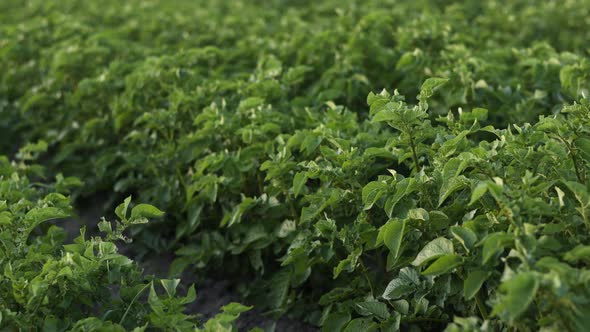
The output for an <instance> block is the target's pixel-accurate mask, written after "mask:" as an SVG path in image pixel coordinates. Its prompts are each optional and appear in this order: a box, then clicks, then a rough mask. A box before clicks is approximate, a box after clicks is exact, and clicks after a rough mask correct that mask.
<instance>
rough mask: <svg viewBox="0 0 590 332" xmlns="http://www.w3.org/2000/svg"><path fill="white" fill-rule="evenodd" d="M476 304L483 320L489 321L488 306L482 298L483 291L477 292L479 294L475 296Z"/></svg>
mask: <svg viewBox="0 0 590 332" xmlns="http://www.w3.org/2000/svg"><path fill="white" fill-rule="evenodd" d="M475 303H476V304H477V309H478V310H479V313H480V314H481V318H483V319H484V320H487V319H488V310H487V309H486V305H485V303H484V301H483V299H482V298H481V289H480V290H479V291H478V292H477V294H475Z"/></svg>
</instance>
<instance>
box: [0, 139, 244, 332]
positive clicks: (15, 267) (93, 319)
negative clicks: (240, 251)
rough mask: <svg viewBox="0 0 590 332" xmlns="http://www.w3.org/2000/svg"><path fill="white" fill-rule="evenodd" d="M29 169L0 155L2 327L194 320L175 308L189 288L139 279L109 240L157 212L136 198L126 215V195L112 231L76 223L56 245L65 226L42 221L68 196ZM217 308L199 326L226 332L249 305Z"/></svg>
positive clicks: (183, 325)
mask: <svg viewBox="0 0 590 332" xmlns="http://www.w3.org/2000/svg"><path fill="white" fill-rule="evenodd" d="M22 153H23V150H21V153H20V154H21V155H22ZM32 169H34V167H29V166H27V165H25V164H24V163H19V164H15V163H10V162H9V161H8V159H6V158H5V157H0V215H1V219H0V220H1V221H0V231H1V233H0V234H1V235H0V244H1V246H0V271H2V278H1V279H0V328H1V329H2V330H7V331H8V330H43V331H66V330H67V331H128V330H133V331H145V330H146V329H147V330H166V331H188V330H191V329H194V328H195V327H196V326H197V323H198V322H197V320H196V317H195V316H191V315H186V314H184V313H183V312H184V310H185V307H186V305H187V304H189V303H191V302H193V301H194V300H195V298H196V292H195V288H194V286H191V287H190V288H189V289H188V293H187V295H186V296H179V295H178V294H177V288H178V286H179V282H180V280H179V279H173V280H172V279H171V280H166V279H161V280H157V279H154V278H152V277H148V276H146V277H143V276H142V273H141V270H140V269H139V267H138V266H137V264H136V263H134V262H133V261H132V260H131V259H129V258H127V257H125V256H123V255H121V254H119V253H118V249H117V246H116V244H115V243H114V242H112V241H113V240H117V239H126V238H124V237H123V235H122V234H123V232H124V231H125V230H126V228H127V227H128V226H129V225H133V224H136V223H137V222H138V221H140V222H141V223H143V222H147V219H146V218H152V217H158V216H161V215H162V212H161V211H159V210H158V209H157V208H155V207H153V206H151V205H147V204H139V205H136V206H135V207H134V208H133V209H132V210H131V217H130V219H127V218H126V217H125V213H126V210H127V208H128V207H129V205H130V203H131V199H130V198H128V199H126V200H125V202H124V203H123V204H122V205H121V207H120V208H117V214H120V213H122V214H121V217H122V221H121V222H118V223H117V228H116V231H113V230H112V229H111V228H110V223H108V222H107V221H105V220H104V219H103V221H102V222H101V224H102V227H100V228H101V230H103V231H105V232H106V233H107V234H106V237H105V238H104V239H103V238H100V237H90V238H87V236H86V234H85V228H83V229H81V230H80V236H79V237H77V238H76V239H74V242H73V243H71V244H64V240H65V238H66V233H65V231H64V230H63V229H61V228H59V227H57V226H56V225H47V223H48V221H49V220H52V219H63V218H66V217H69V216H71V215H72V213H73V212H72V208H71V206H70V200H69V198H68V197H66V196H64V195H63V194H62V193H60V192H59V191H57V188H59V187H62V188H63V186H60V185H59V183H51V184H48V185H47V184H46V185H43V186H40V184H37V183H35V182H33V181H32V180H30V179H29V177H28V176H27V173H29V171H31V170H32ZM63 180H64V179H63V177H62V181H63ZM69 182H70V183H76V182H75V181H71V180H70V181H69ZM76 184H77V183H76ZM66 189H67V187H66ZM107 225H108V226H107ZM148 288H149V292H148V291H147V289H148ZM225 308H231V309H223V310H224V314H221V315H220V316H217V317H215V318H214V319H212V320H210V321H208V322H207V323H206V324H205V330H206V331H210V329H209V330H208V329H207V326H213V325H215V326H217V325H218V326H220V327H223V328H225V330H224V331H232V329H233V324H232V322H233V321H234V320H235V319H237V317H238V316H239V313H240V312H243V311H245V310H248V309H249V308H248V307H244V306H241V305H237V304H232V305H229V306H227V307H225ZM215 331H221V330H220V329H216V330H215Z"/></svg>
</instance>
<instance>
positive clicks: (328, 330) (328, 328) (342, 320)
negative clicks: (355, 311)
mask: <svg viewBox="0 0 590 332" xmlns="http://www.w3.org/2000/svg"><path fill="white" fill-rule="evenodd" d="M348 322H350V313H349V312H334V313H331V314H329V315H328V317H326V320H325V321H324V324H323V325H322V331H324V332H332V331H342V329H343V328H344V326H346V324H347V323H348Z"/></svg>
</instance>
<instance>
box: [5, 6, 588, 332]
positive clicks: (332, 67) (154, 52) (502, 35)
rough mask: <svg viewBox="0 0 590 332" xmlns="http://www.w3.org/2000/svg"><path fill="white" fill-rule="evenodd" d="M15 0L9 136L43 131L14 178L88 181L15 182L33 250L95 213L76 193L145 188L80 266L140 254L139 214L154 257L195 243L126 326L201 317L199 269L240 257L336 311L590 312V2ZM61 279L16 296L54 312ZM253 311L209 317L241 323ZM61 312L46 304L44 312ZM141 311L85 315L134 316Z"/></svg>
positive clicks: (309, 301) (299, 299)
mask: <svg viewBox="0 0 590 332" xmlns="http://www.w3.org/2000/svg"><path fill="white" fill-rule="evenodd" d="M0 9H3V10H0V36H2V38H1V41H0V149H1V150H0V151H2V153H3V154H14V153H16V151H15V149H16V147H17V146H19V145H22V146H24V147H23V149H21V151H20V152H18V153H16V158H17V161H16V162H14V163H13V164H10V163H8V162H7V161H6V162H5V163H4V164H5V166H3V167H5V168H7V167H10V169H11V171H9V172H7V173H6V174H7V175H6V176H5V177H4V178H3V181H8V179H12V180H10V181H13V182H14V183H18V181H21V180H20V179H21V178H23V176H24V175H19V176H18V178H16V179H13V175H12V174H13V173H14V174H26V175H28V176H37V177H38V176H40V175H41V174H42V172H41V169H40V168H39V167H33V166H26V162H28V161H30V160H36V159H38V158H39V159H40V160H42V161H43V163H44V164H45V165H47V167H48V169H49V170H50V173H55V174H59V173H61V174H65V175H67V176H68V177H64V176H63V175H57V176H56V183H55V184H54V185H52V186H53V188H55V191H54V192H53V193H50V194H48V195H50V196H48V198H47V197H45V196H43V197H41V196H39V198H35V199H32V200H31V199H29V201H31V202H39V203H38V204H37V203H30V204H29V205H27V207H26V208H19V207H18V206H20V205H19V204H21V203H19V202H20V199H21V198H23V197H30V196H22V195H25V193H26V195H33V196H34V195H38V194H37V192H39V190H35V191H34V192H32V191H31V190H32V187H26V188H25V187H22V188H20V187H18V188H16V189H15V188H13V187H11V186H14V185H13V184H9V182H6V184H3V186H6V188H5V189H4V191H3V192H4V195H7V197H9V198H10V197H12V198H10V199H9V198H2V200H6V203H5V204H4V205H5V207H3V208H2V210H1V211H0V227H7V228H9V227H13V226H11V225H13V224H14V220H19V222H20V223H22V225H21V226H20V228H18V231H14V232H16V233H14V234H15V236H17V238H16V239H17V240H13V241H20V242H18V243H21V245H20V246H15V248H16V247H18V248H17V249H18V250H24V251H27V250H25V249H26V248H27V246H29V245H38V246H41V244H39V243H44V242H43V241H50V242H51V241H53V240H35V241H33V242H31V241H30V240H29V239H30V236H31V234H33V233H35V232H38V229H40V228H43V227H44V226H43V225H44V223H45V222H46V221H47V220H50V219H53V218H61V217H63V216H65V215H66V214H67V213H69V212H70V210H69V203H67V199H65V196H63V197H62V196H59V195H60V194H57V193H63V194H70V193H71V194H72V195H74V196H73V197H79V196H81V195H82V196H83V195H93V194H95V193H97V192H99V191H107V192H112V193H113V194H112V197H111V201H113V202H114V201H119V200H121V199H124V198H125V197H128V199H125V200H124V202H123V203H122V204H121V205H118V206H112V207H113V208H115V215H116V218H117V219H116V220H113V221H107V220H102V221H101V222H100V224H99V227H100V229H101V230H102V231H104V232H105V233H106V237H105V239H85V238H84V236H82V237H80V238H78V240H77V242H76V243H75V244H72V245H70V244H67V245H65V246H64V247H63V248H64V249H63V250H57V251H55V252H53V251H52V254H51V255H50V254H46V255H49V257H50V258H51V259H52V260H54V261H55V262H56V263H55V264H57V265H56V266H58V267H59V266H61V265H59V264H65V263H59V262H61V260H63V259H64V258H63V257H66V256H67V255H66V256H63V255H65V254H67V253H68V251H67V250H70V251H71V252H70V256H72V255H74V254H76V253H77V254H78V255H82V256H83V255H84V251H80V250H81V249H80V250H77V251H76V250H74V248H78V247H76V246H86V247H91V248H97V247H100V246H106V247H108V248H111V249H109V250H114V249H115V247H114V246H113V245H112V242H111V241H115V240H123V241H127V242H129V241H130V240H129V239H128V237H127V236H126V235H125V234H124V233H125V232H127V233H128V234H131V235H132V237H133V238H134V240H135V241H134V243H133V246H134V249H136V250H137V251H138V252H141V253H144V254H145V253H149V252H151V251H172V252H174V253H175V255H176V259H175V261H174V264H173V266H172V268H171V271H170V278H171V279H170V280H163V281H151V280H150V281H148V282H143V283H142V282H137V281H135V282H134V284H133V285H135V286H130V287H131V288H132V289H133V290H132V291H131V290H130V291H129V294H133V296H131V300H133V298H134V297H135V296H137V297H138V298H137V300H136V301H134V303H136V302H137V305H135V304H134V305H133V306H130V308H131V309H129V310H131V311H133V312H135V311H138V312H141V313H142V314H143V316H140V317H142V318H141V319H139V320H138V321H137V322H133V324H132V322H131V321H129V322H127V320H128V319H129V320H131V319H132V318H131V317H136V315H132V313H131V312H130V313H129V314H128V315H127V316H125V320H123V323H121V324H120V325H123V328H130V327H131V326H132V325H134V326H135V327H137V326H144V324H152V325H153V326H157V327H160V328H162V329H169V328H172V327H171V326H169V325H167V324H180V325H179V327H178V328H179V329H184V328H185V327H187V326H188V324H190V323H191V322H192V320H191V318H186V319H185V317H184V316H182V317H181V316H178V317H176V316H174V315H181V314H179V312H181V310H180V309H179V308H181V307H182V306H184V305H185V304H186V302H188V301H189V300H190V299H191V298H192V297H193V295H191V293H189V294H188V295H187V297H177V296H175V295H174V289H175V287H176V286H175V285H176V283H177V282H176V281H175V280H176V279H174V278H175V277H177V276H178V275H180V273H182V272H183V271H185V270H193V271H196V272H198V273H200V274H208V273H219V272H220V271H222V273H223V275H224V278H225V277H227V278H233V279H234V281H235V282H236V283H237V284H238V287H237V288H238V289H240V290H241V291H242V294H243V295H244V296H245V298H247V300H248V301H249V303H253V304H255V305H257V306H258V307H260V308H261V309H262V310H264V311H265V312H266V313H267V314H269V315H271V316H272V317H273V318H278V317H280V316H281V315H285V314H287V315H291V316H294V317H296V318H299V319H304V320H306V321H307V322H309V323H312V324H315V325H316V326H321V327H322V329H324V330H326V331H339V330H340V331H359V330H368V331H370V330H382V331H396V330H402V331H406V330H410V331H412V330H418V329H419V330H443V329H445V328H446V329H447V331H472V330H477V329H479V330H483V331H495V330H510V331H514V330H517V331H534V330H547V331H551V330H565V331H586V330H590V326H588V324H589V323H587V319H585V317H587V316H588V314H590V294H589V292H588V289H587V288H588V287H587V283H588V280H589V279H588V278H589V276H590V275H589V272H588V271H589V270H588V264H590V259H589V257H590V256H589V252H590V250H589V249H588V241H589V238H588V236H587V233H588V230H589V227H590V193H589V189H588V188H590V182H589V181H590V179H589V178H588V174H589V167H590V164H589V163H590V129H589V128H590V118H589V117H588V114H589V112H590V101H589V99H588V89H589V82H590V76H589V74H588V73H589V70H588V69H589V68H590V65H589V62H588V61H589V60H588V52H589V49H588V40H589V39H590V21H588V19H587V17H590V5H589V4H588V2H587V1H585V0H572V1H562V2H551V1H549V2H536V3H534V4H533V3H531V2H530V1H525V0H512V1H505V2H501V3H500V2H497V1H474V0H473V1H471V0H469V1H463V2H449V1H434V0H418V1H394V0H381V1H376V0H375V1H374V0H368V1H366V0H365V1H360V0H358V1H357V0H354V1H346V2H343V1H336V0H327V1H321V2H313V1H307V0H297V1H295V0H293V1H279V0H276V1H275V0H271V1H266V2H264V4H262V2H259V1H241V0H237V1H231V2H230V1H209V2H207V1H188V0H180V1H173V2H166V1H162V0H150V1H139V0H132V1H127V2H125V3H121V2H116V1H112V0H108V1H102V2H100V3H87V4H86V3H85V4H84V5H83V6H82V5H80V3H79V2H78V1H77V0H63V1H40V0H32V1H27V2H23V3H22V4H16V3H15V4H10V5H9V4H0ZM378 91H380V92H378ZM46 150H47V152H45V151H46ZM7 169H8V168H7ZM70 176H77V177H78V178H81V179H83V180H84V183H85V185H84V186H81V183H80V182H79V181H77V180H75V178H73V177H70ZM5 179H6V180H5ZM43 183H45V182H43ZM40 187H43V186H40ZM35 189H38V188H35ZM19 195H20V196H19ZM131 195H133V196H134V197H137V198H138V200H140V201H143V202H149V203H151V204H154V205H156V206H159V207H160V208H162V209H163V210H165V211H166V216H165V218H161V217H162V216H163V213H162V212H161V211H160V210H158V209H156V208H154V207H152V206H150V205H143V204H139V205H136V206H135V207H133V206H131V202H130V200H131V199H130V197H131ZM9 204H10V206H11V207H10V209H9V208H8V206H9ZM31 204H32V205H31ZM2 206H3V205H2V204H0V207H2ZM15 209H16V210H18V218H20V219H14V217H13V214H15V213H16V212H14V211H12V210H15ZM9 210H10V211H9ZM16 210H15V211H16ZM7 211H9V213H5V212H7ZM148 219H156V220H154V221H152V222H149V223H146V222H147V220H148ZM130 226H132V227H131V228H130V229H129V230H128V231H125V230H126V229H127V228H128V227H130ZM51 229H53V228H49V229H45V228H44V230H46V231H47V233H46V235H41V236H39V235H38V234H36V233H35V234H36V237H35V238H36V239H45V238H47V237H48V236H49V235H47V234H53V233H51V232H49V231H50V230H51ZM53 232H57V231H53ZM6 234H9V233H6ZM10 234H12V233H10ZM55 234H56V235H55V236H54V237H58V235H57V234H58V233H55ZM60 234H61V233H60ZM3 236H4V237H7V235H3ZM60 236H61V235H60ZM38 242H39V243H38ZM51 243H53V242H51ZM56 243H57V242H56ZM105 243H111V244H110V245H105ZM60 245H61V244H58V245H57V247H55V246H53V245H52V246H51V248H54V249H51V250H55V248H60V247H59V246H60ZM72 246H73V247H72ZM86 247H84V248H86ZM106 247H105V248H106ZM67 248H70V249H67ZM101 248H102V247H101ZM11 250H12V249H11ZM15 250H16V249H15ZM36 250H37V249H36ZM43 250H44V249H43ZM43 250H42V249H38V252H39V255H45V254H44V251H43ZM48 250H49V249H48ZM93 250H94V251H96V250H98V249H93ZM104 250H106V249H104ZM24 251H23V252H18V251H14V252H13V251H10V255H7V256H6V258H5V259H16V258H13V256H14V257H19V256H18V255H25V252H24ZM94 251H93V252H94ZM27 252H28V251H27ZM58 252H59V253H58ZM61 252H63V253H65V254H63V253H61ZM80 252H82V253H80ZM17 253H18V255H17ZM109 255H115V256H116V257H122V258H117V262H119V263H117V264H119V265H120V267H119V268H117V269H115V270H113V271H119V272H113V273H116V274H117V275H119V274H120V275H126V276H127V275H129V274H123V272H120V271H128V269H131V267H130V266H134V265H133V264H131V262H129V261H128V259H127V258H125V257H123V256H117V255H118V254H116V251H115V252H111V251H109ZM62 256H63V257H62ZM115 256H113V257H115ZM67 257H69V256H67ZM109 257H110V256H109ZM47 259H49V258H47ZM87 259H90V261H91V262H93V263H92V264H96V265H97V266H103V265H100V264H104V263H103V261H101V260H100V259H99V258H94V256H92V257H90V258H87ZM119 260H120V261H119ZM109 264H111V263H109ZM117 264H115V265H116V266H119V265H117ZM12 265H14V264H12ZM12 265H11V266H12ZM109 266H110V265H109ZM83 267H84V266H81V267H76V269H80V271H76V272H75V273H76V274H78V275H79V276H84V275H85V274H84V273H89V272H87V271H86V272H85V271H84V270H83ZM60 268H61V267H60ZM37 270H39V268H38V269H37ZM131 270H133V269H131ZM51 271H54V272H55V271H57V272H55V275H57V273H59V271H61V270H59V269H58V268H57V267H55V268H52V270H51ZM133 271H135V270H133ZM64 273H65V272H64ZM125 273H132V272H125ZM133 273H135V274H134V278H135V279H133V280H137V278H138V274H137V272H133ZM52 275H53V274H52ZM79 276H75V277H76V278H80V279H79V281H77V282H81V283H80V284H75V287H82V286H80V285H81V284H83V282H82V281H83V280H84V279H85V278H86V279H88V277H84V278H82V277H79ZM107 277H108V276H107ZM27 278H29V276H27ZM30 278H34V277H30ZM56 278H58V279H56V280H60V281H59V282H62V281H61V280H62V279H59V278H64V280H65V279H67V278H66V276H61V275H60V276H59V277H56ZM105 278H106V277H105ZM129 278H130V277H129ZM25 280H29V279H25ZM31 280H32V279H31ZM39 280H41V279H39ZM44 280H45V281H44V282H45V285H46V284H47V283H49V284H51V285H53V284H52V282H53V281H52V280H53V279H44ZM117 280H120V278H119V277H117ZM112 281H113V280H110V279H109V283H110V282H112ZM31 285H32V284H31ZM56 285H59V284H56ZM100 285H106V284H105V283H104V281H99V282H97V283H95V284H93V285H91V286H97V287H98V286H100ZM121 285H123V284H122V283H121ZM125 285H127V283H126V284H125ZM6 287H7V286H6ZM11 287H12V286H11ZM15 287H16V286H15ZM19 287H20V286H19ZM22 287H24V288H26V287H32V286H26V287H25V286H22ZM36 287H37V286H36ZM39 287H41V288H39ZM42 287H45V289H49V288H47V287H46V286H38V287H37V288H35V289H36V290H35V291H33V290H32V288H31V290H30V292H31V293H30V294H29V293H26V294H25V293H23V294H22V296H21V295H19V296H21V298H19V300H18V301H21V302H22V303H21V302H18V301H17V300H16V297H15V299H14V300H11V301H14V303H15V304H11V305H14V306H16V305H17V304H18V305H19V306H20V307H18V309H10V310H11V311H10V313H11V315H13V316H14V315H16V316H14V317H18V315H30V313H31V311H30V308H29V309H27V307H26V305H27V303H28V302H29V301H33V302H34V303H41V304H40V305H39V306H40V307H41V308H45V307H44V303H43V302H39V301H37V300H36V299H38V298H39V296H41V295H42V293H39V291H41V292H42V291H43V288H42ZM68 287H74V286H68ZM75 287H74V288H73V289H74V291H72V294H77V293H76V292H79V293H81V292H82V291H81V290H77V289H76V288H75ZM100 287H102V286H100ZM122 287H123V286H122ZM125 287H127V286H125ZM134 287H135V288H134ZM138 287H139V288H138ZM24 288H23V289H24ZM148 288H149V290H148ZM17 289H19V288H18V287H17ZM68 289H69V288H68ZM80 289H81V288H80ZM152 290H153V291H152ZM7 291H8V293H7V294H17V293H18V292H16V293H14V291H13V290H12V288H10V290H7ZM68 292H69V291H68ZM140 292H141V294H140ZM99 293H100V294H108V292H106V291H105V292H99ZM40 294H41V295H40ZM90 294H95V293H92V292H91V293H90ZM129 294H127V295H129ZM138 294H139V295H138ZM158 294H160V295H158ZM127 295H126V296H127ZM11 296H12V295H11ZM14 296H16V295H14ZM43 296H45V295H43ZM92 296H94V295H92ZM67 298H68V299H70V300H71V301H74V300H76V301H78V300H80V301H82V300H83V299H85V297H84V296H81V295H76V296H70V295H68V297H67ZM126 299H127V300H129V299H128V298H126ZM140 299H141V300H142V301H139V300H140ZM98 300H99V299H96V298H94V297H91V298H90V299H89V300H87V301H89V302H88V303H96V301H98ZM109 301H110V300H109ZM123 302H125V301H122V302H121V303H123ZM106 303H112V302H108V301H107V302H106ZM125 303H127V304H129V301H127V302H125ZM117 305H118V304H117ZM120 306H123V304H121V305H120ZM115 307H116V306H115ZM128 307H129V306H128ZM12 308H17V307H12ZM76 308H85V307H84V306H82V305H80V306H78V307H76ZM116 308H119V307H116ZM170 308H173V309H174V310H169V309H170ZM245 309H246V307H243V306H239V305H230V306H229V307H226V308H225V310H224V312H223V313H222V314H220V316H218V317H217V318H216V319H215V320H213V321H211V322H210V323H207V324H208V325H207V324H206V325H205V326H202V328H203V329H204V330H206V331H209V330H211V331H214V330H231V328H232V327H231V325H228V324H229V323H230V322H231V321H233V320H234V319H235V317H236V316H237V315H238V314H239V312H241V311H243V310H245ZM7 310H8V309H7ZM27 310H28V311H27ZM40 310H41V309H39V310H37V312H36V313H35V315H38V316H35V315H32V316H31V318H30V319H29V316H26V317H27V319H26V320H25V321H26V322H30V323H31V324H36V325H35V326H40V325H39V324H41V323H40V319H41V318H40V317H41V314H42V313H41V311H40ZM46 310H49V309H48V308H46ZM117 310H119V309H112V310H111V311H105V314H106V315H107V318H109V317H111V316H112V317H115V316H116V317H117V318H118V319H119V320H117V319H114V320H111V319H110V318H109V319H103V317H100V318H87V317H86V316H87V315H86V313H77V312H72V313H69V314H70V317H69V318H68V319H70V320H71V321H68V322H67V324H70V325H68V326H74V325H72V324H77V325H76V326H77V327H76V328H77V329H80V330H96V329H101V328H102V329H105V330H107V329H111V330H114V329H116V328H118V327H116V326H115V325H113V324H118V322H119V321H121V319H120V317H122V315H124V311H125V310H126V309H124V310H123V313H121V311H120V310H119V311H117ZM179 310H180V311H179ZM63 314H64V315H65V313H63ZM7 315H8V314H4V313H3V317H13V316H10V315H8V316H7ZM48 315H49V314H46V317H50V316H48ZM52 315H54V316H55V317H61V316H58V315H59V313H52ZM117 315H119V316H117ZM162 315H172V316H171V317H173V318H166V317H167V316H166V317H164V316H162ZM33 316H34V317H33ZM3 319H4V320H6V319H7V318H3ZM59 319H61V320H60V322H61V321H62V320H63V319H64V318H63V317H61V318H59ZM133 319H135V318H133ZM126 322H127V323H126ZM23 324H24V323H23ZM47 324H53V323H52V321H51V322H48V323H47ZM60 324H61V323H60ZM103 324H104V325H103ZM125 324H129V325H125ZM156 324H157V325H156Z"/></svg>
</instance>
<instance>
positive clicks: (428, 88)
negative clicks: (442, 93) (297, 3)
mask: <svg viewBox="0 0 590 332" xmlns="http://www.w3.org/2000/svg"><path fill="white" fill-rule="evenodd" d="M448 81H449V79H448V78H439V77H431V78H429V79H427V80H426V81H424V83H422V87H421V88H420V100H424V99H427V98H430V97H432V96H433V95H434V92H435V91H436V90H438V89H439V88H440V87H441V86H443V85H444V84H446V83H447V82H448Z"/></svg>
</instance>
